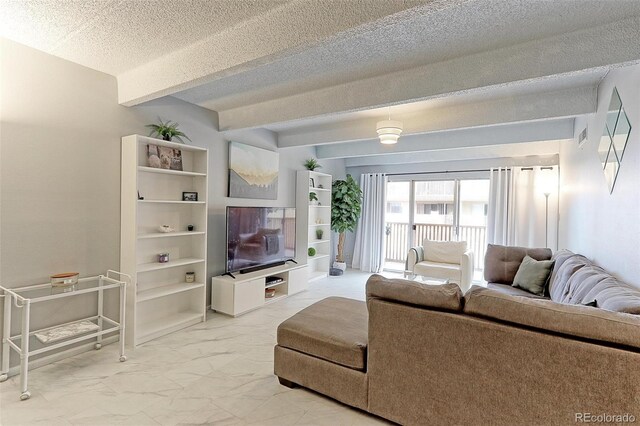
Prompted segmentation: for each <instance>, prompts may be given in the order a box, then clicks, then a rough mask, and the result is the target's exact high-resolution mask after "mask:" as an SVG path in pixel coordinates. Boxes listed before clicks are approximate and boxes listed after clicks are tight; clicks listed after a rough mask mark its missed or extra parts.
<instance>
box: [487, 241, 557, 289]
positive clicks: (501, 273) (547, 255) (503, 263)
mask: <svg viewBox="0 0 640 426" xmlns="http://www.w3.org/2000/svg"><path fill="white" fill-rule="evenodd" d="M527 255H528V256H530V257H532V258H533V259H535V260H549V259H551V250H550V249H548V248H526V247H507V246H499V245H494V244H489V245H488V246H487V252H486V254H485V256H484V279H485V281H487V282H490V283H499V284H512V283H513V278H514V277H515V276H516V272H517V271H518V268H519V267H520V263H522V259H524V257H525V256H527Z"/></svg>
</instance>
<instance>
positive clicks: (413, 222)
mask: <svg viewBox="0 0 640 426" xmlns="http://www.w3.org/2000/svg"><path fill="white" fill-rule="evenodd" d="M387 185H388V186H387V207H386V208H387V215H386V231H387V232H386V248H385V269H388V270H395V271H402V270H404V262H405V259H406V256H407V252H408V250H409V248H410V247H413V246H416V245H421V244H422V243H423V241H424V240H425V239H430V240H438V241H467V244H468V247H469V248H470V249H471V250H473V251H474V253H475V256H476V261H475V267H476V269H482V260H483V259H484V252H485V249H486V225H487V205H488V201H489V179H487V178H477V179H476V178H474V179H464V178H457V179H419V178H416V179H407V180H397V181H396V180H390V181H389V183H388V184H387Z"/></svg>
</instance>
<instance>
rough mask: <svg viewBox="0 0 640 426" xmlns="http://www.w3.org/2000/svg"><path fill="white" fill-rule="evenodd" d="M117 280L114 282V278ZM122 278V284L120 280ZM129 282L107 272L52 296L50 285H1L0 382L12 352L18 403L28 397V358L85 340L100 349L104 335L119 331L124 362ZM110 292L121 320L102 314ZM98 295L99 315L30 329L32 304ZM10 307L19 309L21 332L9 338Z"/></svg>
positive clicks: (86, 279)
mask: <svg viewBox="0 0 640 426" xmlns="http://www.w3.org/2000/svg"><path fill="white" fill-rule="evenodd" d="M116 277H117V279H116ZM123 279H124V281H123ZM130 282H131V277H129V276H128V275H125V274H121V273H120V272H117V271H112V270H109V271H107V274H106V275H97V276H94V277H87V278H81V279H79V280H78V283H77V284H76V285H75V286H74V288H73V289H71V290H70V291H64V292H58V293H55V292H54V291H52V286H51V284H50V283H46V284H36V285H30V286H26V287H19V288H5V287H2V286H0V292H1V293H2V294H1V295H2V296H3V297H4V323H3V333H2V368H1V369H0V382H4V381H6V380H7V378H8V377H9V355H10V351H11V349H13V350H14V351H15V352H16V353H17V354H18V355H19V356H20V389H21V392H22V393H21V395H20V399H21V400H23V401H24V400H27V399H29V397H31V393H30V392H29V389H28V370H29V358H30V357H33V356H36V355H41V354H44V353H47V352H50V351H53V350H56V349H61V348H64V347H65V346H69V345H73V344H76V343H79V342H82V341H85V340H89V339H96V343H95V345H94V347H95V349H96V350H98V349H100V348H101V347H102V338H103V336H104V335H106V334H111V333H115V332H118V333H119V338H120V362H124V361H126V360H127V357H126V355H125V354H124V330H125V305H126V291H125V290H126V285H127V283H130ZM111 289H119V295H120V318H118V321H116V320H114V319H112V318H109V317H107V316H106V315H105V314H104V292H105V291H107V290H111ZM96 292H97V293H98V306H97V309H98V314H97V315H94V316H91V317H87V318H82V319H79V320H76V321H72V322H68V323H65V324H57V325H54V326H52V327H47V328H43V329H39V330H31V329H30V328H29V320H30V313H31V308H32V305H35V304H37V303H42V302H48V301H52V300H56V299H60V298H64V297H73V296H78V295H81V294H87V293H96ZM12 305H13V306H14V307H16V308H18V309H21V310H22V312H21V320H22V321H21V332H20V333H19V334H16V335H14V336H11V309H12ZM31 342H33V343H37V342H39V343H40V344H41V345H42V347H41V348H39V349H35V350H32V349H30V346H31V344H30V343H31Z"/></svg>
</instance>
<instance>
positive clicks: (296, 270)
mask: <svg viewBox="0 0 640 426" xmlns="http://www.w3.org/2000/svg"><path fill="white" fill-rule="evenodd" d="M308 274H309V272H308V268H307V265H296V264H291V263H287V264H285V265H282V266H275V267H273V268H267V269H262V270H259V271H255V272H249V273H246V274H241V273H234V274H233V275H234V276H235V278H232V277H230V276H228V275H220V276H217V277H213V278H211V309H213V310H214V311H216V312H221V313H223V314H227V315H231V316H234V317H235V316H238V315H242V314H244V313H246V312H249V311H252V310H254V309H258V308H260V307H262V306H264V305H266V304H269V303H273V302H275V301H277V300H280V299H282V298H284V297H287V296H291V295H292V294H295V293H299V292H301V291H303V290H306V289H307V286H308V282H309V276H308ZM267 277H278V278H280V279H282V281H278V282H274V283H271V284H267ZM267 288H273V289H274V290H275V294H274V295H273V296H272V297H267V296H266V295H265V293H266V292H265V290H266V289H267Z"/></svg>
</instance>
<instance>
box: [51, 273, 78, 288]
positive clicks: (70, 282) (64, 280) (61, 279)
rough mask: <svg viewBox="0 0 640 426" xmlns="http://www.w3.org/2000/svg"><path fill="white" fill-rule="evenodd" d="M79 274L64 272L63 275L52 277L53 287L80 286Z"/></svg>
mask: <svg viewBox="0 0 640 426" xmlns="http://www.w3.org/2000/svg"><path fill="white" fill-rule="evenodd" d="M78 276H80V274H79V273H78V272H63V273H61V274H55V275H51V277H50V279H51V286H52V287H71V286H74V285H76V284H78Z"/></svg>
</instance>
